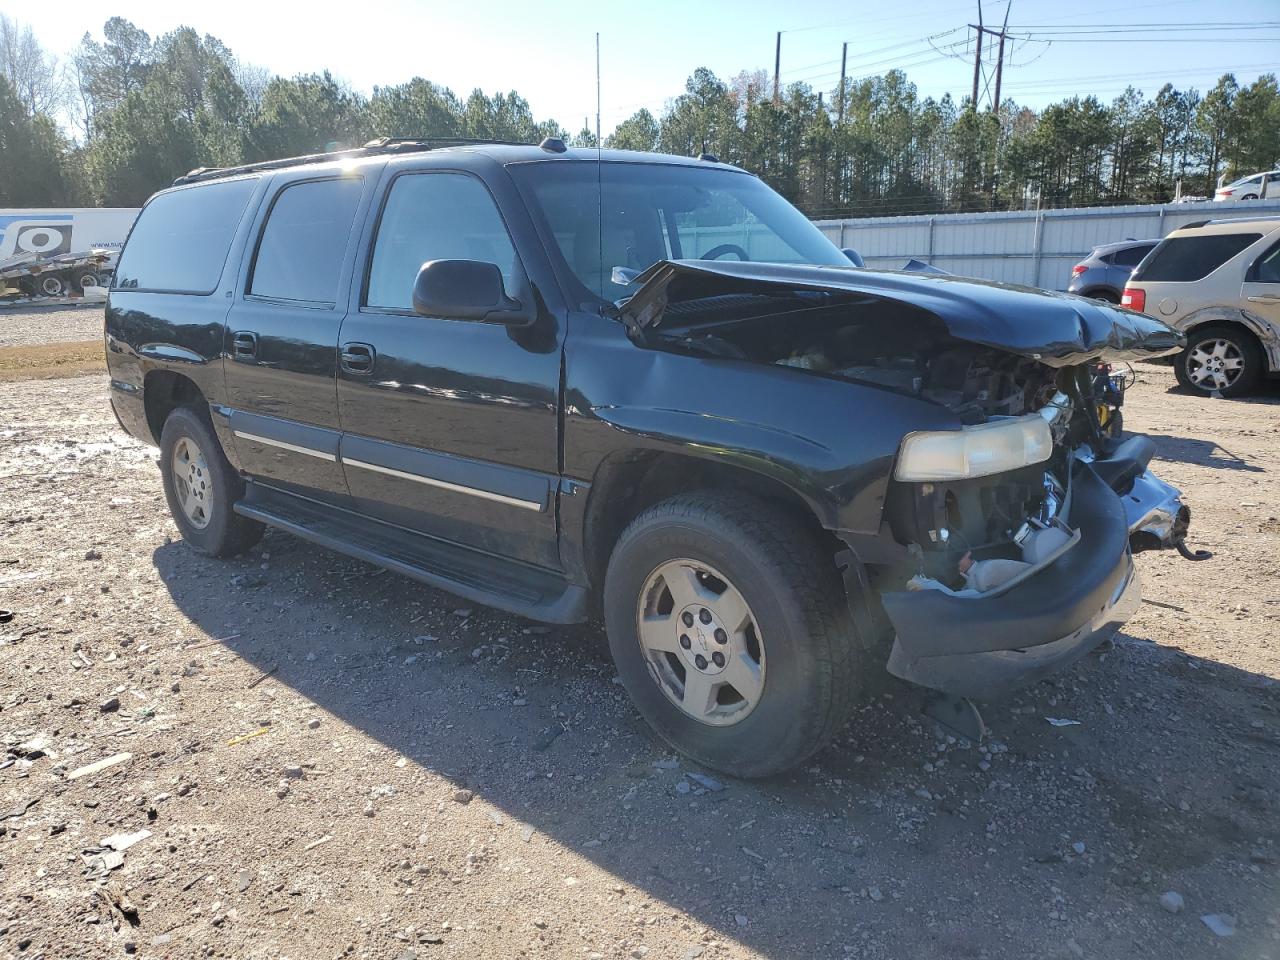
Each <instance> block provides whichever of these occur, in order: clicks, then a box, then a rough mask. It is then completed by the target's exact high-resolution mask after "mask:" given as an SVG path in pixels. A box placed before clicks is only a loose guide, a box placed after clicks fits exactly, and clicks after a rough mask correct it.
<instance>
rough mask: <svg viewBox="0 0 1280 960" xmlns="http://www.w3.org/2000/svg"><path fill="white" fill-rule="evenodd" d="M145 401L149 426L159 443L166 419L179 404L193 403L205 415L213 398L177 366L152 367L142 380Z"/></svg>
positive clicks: (153, 436)
mask: <svg viewBox="0 0 1280 960" xmlns="http://www.w3.org/2000/svg"><path fill="white" fill-rule="evenodd" d="M142 401H143V407H144V409H145V411H146V415H147V428H148V429H149V430H150V431H151V436H152V438H153V439H154V440H155V442H156V444H157V446H158V445H159V443H160V432H161V431H162V430H163V429H164V422H165V420H167V419H168V418H169V414H171V413H172V412H173V411H174V410H175V409H177V408H178V407H192V408H193V409H195V410H196V411H197V412H199V413H200V414H201V415H202V416H205V417H207V416H208V414H209V402H208V400H207V399H206V398H205V395H204V393H202V392H201V390H200V387H199V386H197V385H196V382H195V381H194V380H192V379H191V378H190V377H186V376H183V375H182V374H180V373H176V372H174V371H173V370H163V369H162V370H151V371H149V372H148V373H147V375H146V376H145V377H144V378H143V381H142Z"/></svg>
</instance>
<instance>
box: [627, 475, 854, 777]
mask: <svg viewBox="0 0 1280 960" xmlns="http://www.w3.org/2000/svg"><path fill="white" fill-rule="evenodd" d="M604 592H605V597H604V599H605V617H606V622H607V625H608V632H609V646H610V649H611V651H612V653H613V659H614V663H615V664H616V665H617V668H618V673H619V675H620V676H621V678H622V682H623V684H624V686H625V687H626V689H627V692H628V693H629V694H630V695H631V698H632V700H633V701H634V702H635V704H636V707H637V708H638V709H639V710H640V713H641V714H642V715H643V716H644V718H645V719H646V720H647V721H648V722H649V724H650V725H651V726H652V727H653V728H654V730H656V731H657V732H658V734H659V735H660V736H661V737H662V738H663V739H664V740H666V741H667V742H668V743H670V744H671V745H672V746H673V747H675V748H676V749H677V750H679V751H680V752H682V753H684V754H686V755H688V756H689V757H691V758H693V759H694V760H697V761H698V762H699V763H702V764H704V765H706V766H708V767H712V768H714V769H716V770H720V771H723V772H724V773H728V774H732V775H734V776H742V777H759V776H767V775H769V774H773V773H778V772H780V771H782V770H786V769H788V768H790V767H793V766H795V765H796V764H798V763H801V762H802V761H803V760H804V759H805V758H807V757H808V756H810V755H811V754H813V753H814V752H815V751H817V750H819V749H820V748H821V747H823V746H824V745H825V744H826V743H828V742H829V741H830V740H831V738H832V737H833V736H834V735H835V734H836V733H837V732H838V731H839V730H840V728H841V726H842V725H843V723H844V722H845V720H846V719H847V717H848V715H849V711H850V709H851V706H852V704H853V703H854V702H855V701H856V699H857V697H858V694H859V692H860V687H861V683H862V679H863V677H864V676H865V670H864V665H865V664H864V661H865V655H864V647H863V644H862V643H861V642H860V640H859V638H858V636H857V634H856V632H855V629H854V626H853V623H852V621H851V619H850V617H849V612H848V608H847V605H846V603H845V600H844V589H843V584H842V583H841V581H840V578H839V575H838V573H837V572H836V569H835V565H834V563H833V561H832V560H831V558H830V557H829V556H826V555H825V553H824V551H823V550H822V549H821V547H820V546H819V544H818V542H817V540H816V539H815V538H814V537H812V536H810V535H809V534H808V533H807V531H805V530H804V529H803V528H802V527H801V526H800V524H798V523H797V522H796V521H795V520H794V519H793V518H791V517H790V516H788V515H787V514H785V513H783V512H782V511H779V510H777V509H776V508H774V507H772V506H770V505H768V504H766V503H764V502H761V501H757V500H754V499H752V498H750V497H743V496H740V495H734V496H730V495H727V494H721V493H713V492H708V493H700V494H689V495H684V496H679V497H675V498H673V499H671V500H667V501H665V502H663V503H660V504H658V505H657V506H655V507H652V508H651V509H649V510H647V511H646V512H645V513H643V514H641V515H640V516H639V517H637V518H636V520H635V521H634V522H632V524H631V525H630V526H629V527H628V528H627V529H626V531H625V532H624V533H623V534H622V536H621V538H619V541H618V544H617V546H616V548H615V549H614V552H613V556H612V558H611V559H610V562H609V570H608V574H607V576H606V579H605V591H604Z"/></svg>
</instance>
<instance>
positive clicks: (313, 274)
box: [224, 168, 371, 503]
mask: <svg viewBox="0 0 1280 960" xmlns="http://www.w3.org/2000/svg"><path fill="white" fill-rule="evenodd" d="M362 169H363V168H362ZM370 192H371V185H370V182H369V180H368V179H367V178H366V177H365V176H362V175H361V172H359V171H357V172H348V173H338V172H335V171H333V170H332V169H330V170H329V171H328V172H318V171H316V170H310V171H307V172H306V173H305V174H293V175H291V176H285V177H278V178H277V179H276V181H275V182H273V183H272V185H271V191H270V193H269V195H268V198H267V201H266V206H267V210H266V214H265V216H264V217H263V218H261V221H260V223H259V224H258V226H257V233H256V236H255V237H254V238H253V239H252V240H251V242H250V244H249V246H248V250H247V253H246V256H245V259H244V263H243V264H242V267H241V276H240V280H239V283H238V286H237V289H236V291H235V296H234V304H233V306H232V308H231V312H230V314H228V316H227V325H226V336H225V351H226V356H227V363H226V365H225V368H224V369H225V371H226V387H227V405H228V407H230V424H231V430H232V433H233V436H234V437H235V444H236V452H237V454H238V455H239V459H240V464H241V467H242V468H243V469H244V470H245V471H246V472H247V473H248V474H250V475H251V476H252V477H253V478H254V479H256V480H259V481H261V482H263V483H267V484H270V485H272V486H277V487H280V488H281V489H285V490H288V491H290V492H294V493H300V494H304V495H306V496H311V497H315V498H317V499H321V500H326V501H330V502H337V503H346V502H347V483H346V478H345V476H344V475H343V472H342V466H341V464H340V463H339V461H338V437H339V428H338V399H337V390H336V385H335V380H334V378H335V375H336V372H337V364H338V349H337V345H338V330H339V328H340V327H341V325H342V317H343V315H344V313H345V312H346V305H347V288H348V285H349V283H350V277H351V271H352V262H353V260H354V254H353V253H352V248H353V244H352V243H351V238H352V236H353V234H355V233H356V231H357V229H358V226H357V225H358V224H359V213H360V211H361V210H362V209H363V204H364V203H365V202H366V197H367V195H368V194H369V193H370Z"/></svg>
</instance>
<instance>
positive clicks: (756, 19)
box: [0, 0, 1280, 133]
mask: <svg viewBox="0 0 1280 960" xmlns="http://www.w3.org/2000/svg"><path fill="white" fill-rule="evenodd" d="M983 9H984V11H985V19H986V22H987V23H988V25H992V24H994V25H998V23H999V21H1000V20H1001V19H1002V18H1003V16H1004V9H1005V5H1004V4H1003V3H994V2H987V3H985V4H984V5H983ZM0 10H3V11H4V12H6V13H7V14H8V15H9V16H11V17H14V18H16V19H18V20H20V21H23V22H26V23H29V24H30V25H31V26H32V27H33V28H34V29H35V31H36V34H37V36H39V37H40V39H41V41H42V42H43V43H44V44H45V45H46V46H47V47H49V48H50V49H52V50H53V51H54V52H56V53H59V54H65V53H67V52H69V51H70V50H71V49H72V48H74V47H75V45H76V44H77V42H78V41H79V38H80V36H81V35H82V34H83V33H84V32H85V31H86V30H90V31H93V32H94V33H95V34H100V31H101V25H102V23H103V21H105V20H106V19H107V17H109V16H112V15H119V16H123V17H126V18H128V19H130V20H132V21H133V22H135V23H136V24H138V25H139V26H141V27H142V28H144V29H145V30H147V31H148V32H150V33H151V34H152V35H157V34H161V33H164V32H165V31H167V30H171V29H173V28H174V27H175V26H178V25H179V24H188V25H190V26H193V27H195V28H196V29H197V30H199V31H200V32H202V33H211V34H213V35H215V36H217V37H219V38H220V39H221V40H222V41H223V42H225V43H226V44H227V45H228V46H229V47H230V48H231V49H232V50H233V51H234V52H235V53H236V55H237V56H239V57H241V58H242V59H244V60H247V61H250V62H253V63H257V64H260V65H262V66H265V67H267V68H269V69H271V70H273V71H275V72H277V73H280V74H284V75H286V76H288V75H292V74H294V73H303V72H313V71H320V70H324V69H328V70H330V71H332V72H333V73H334V74H336V75H337V76H339V77H341V78H343V79H345V80H346V81H348V82H349V83H351V84H352V85H353V86H354V87H356V88H357V89H360V90H362V91H364V92H366V93H367V92H369V91H371V90H372V88H373V86H374V85H376V84H389V83H398V82H401V81H404V80H407V79H409V78H410V77H412V76H415V75H421V76H424V77H426V78H428V79H430V80H433V81H435V82H437V83H442V84H444V85H446V86H449V87H451V88H452V89H453V90H454V91H455V92H456V93H459V94H462V95H465V94H466V93H468V92H470V91H471V90H472V89H473V88H475V87H482V88H483V89H485V90H486V91H487V92H490V93H491V92H494V91H495V90H499V89H502V90H508V89H516V90H518V91H519V92H520V93H521V94H523V95H524V96H525V97H526V98H528V100H529V101H530V103H531V104H532V106H533V110H534V113H535V115H536V116H537V117H538V119H545V118H548V117H553V118H554V119H556V120H558V121H559V122H560V123H561V124H563V125H564V126H565V127H567V128H568V129H570V130H571V131H576V130H577V129H579V128H580V126H581V125H582V122H583V118H584V117H591V118H592V120H591V123H592V124H593V125H594V122H595V121H594V114H595V52H594V43H595V32H596V31H597V30H598V31H600V33H601V47H602V54H601V66H602V87H603V103H604V109H603V126H604V129H605V131H606V133H607V132H608V131H609V130H610V129H612V127H613V126H614V125H615V124H616V123H618V122H619V121H621V120H623V119H625V118H626V117H627V116H629V115H630V114H631V113H632V112H634V111H635V110H636V109H638V108H640V107H642V106H643V107H648V108H649V109H650V110H651V111H653V112H654V113H655V114H656V113H658V112H659V111H661V109H662V107H663V104H664V103H665V101H666V100H667V99H669V98H670V97H673V96H675V95H677V94H679V93H680V92H681V91H682V90H683V87H684V82H685V79H686V77H688V75H689V74H690V73H691V72H692V71H693V70H694V69H695V68H696V67H699V66H706V67H709V68H711V69H712V70H713V71H715V72H716V73H717V74H718V75H720V76H721V77H724V78H728V77H730V76H732V75H734V74H736V73H737V72H738V71H740V70H743V69H766V70H768V71H769V72H770V74H772V69H773V54H774V35H775V32H776V31H777V30H784V31H786V32H785V33H784V34H783V38H782V80H783V82H784V83H787V82H790V81H793V80H806V81H808V82H810V83H812V84H813V86H814V88H815V89H818V90H829V89H832V88H834V87H835V86H836V84H837V81H838V77H839V70H840V63H839V58H840V48H841V44H842V43H843V42H844V41H849V42H850V43H849V75H850V76H852V77H857V76H861V75H865V74H871V73H881V72H883V71H885V70H888V69H890V68H892V67H894V66H901V67H903V68H904V69H905V70H906V71H907V75H908V76H909V77H910V78H911V79H912V80H913V81H914V82H915V83H916V84H917V86H918V87H919V89H920V92H921V94H922V95H931V96H935V97H937V96H941V95H942V94H943V93H946V92H948V91H949V92H951V93H952V94H953V95H955V96H957V98H958V97H960V96H963V95H964V94H966V93H967V92H968V90H969V89H970V86H971V83H972V73H973V61H972V43H971V41H970V40H969V36H968V29H967V27H966V26H965V25H966V24H967V23H970V22H974V21H976V18H977V2H976V0H972V2H959V0H920V2H919V3H918V4H914V3H909V4H903V6H901V7H898V6H896V5H894V4H888V3H867V2H865V0H860V2H855V3H844V4H841V3H831V2H829V0H828V2H817V0H792V2H790V3H785V4H779V3H776V2H771V3H766V2H764V0H741V2H736V3H726V2H719V0H702V2H688V0H683V2H671V0H649V2H647V3H644V4H615V3H609V2H607V0H594V2H584V0H561V2H557V0H552V2H550V3H531V2H529V0H485V2H483V3H459V2H456V0H453V2H448V3H440V2H424V0H418V2H410V0H364V2H362V3H359V4H351V5H346V6H339V5H337V4H322V3H308V4H301V3H285V2H279V3H273V2H269V0H268V2H261V0H259V2H256V3H247V2H242V0H219V2H217V3H207V4H200V5H180V4H174V3H172V2H169V0H129V2H117V3H93V4H90V3H80V4H55V3H39V2H36V3H30V2H25V0H24V2H17V0H0ZM1228 21H1229V22H1230V23H1231V24H1232V25H1233V26H1235V27H1237V29H1232V30H1222V29H1218V28H1203V27H1185V26H1184V27H1183V29H1181V30H1178V31H1176V32H1170V31H1167V30H1166V31H1160V32H1156V30H1155V28H1154V27H1145V26H1143V27H1141V29H1140V30H1139V31H1138V32H1127V33H1107V34H1096V33H1087V34H1086V33H1083V32H1077V33H1076V35H1074V36H1062V35H1061V33H1062V31H1064V30H1070V31H1082V28H1092V27H1095V26H1101V27H1103V28H1111V29H1114V28H1116V27H1120V26H1124V25H1148V24H1150V25H1158V26H1170V27H1172V26H1175V25H1189V24H1205V23H1223V22H1228ZM1268 22H1271V23H1275V22H1280V0H1233V2H1232V3H1231V4H1229V5H1228V4H1222V3H1214V2H1205V0H1162V2H1154V0H1134V2H1133V3H1128V4H1126V3H1117V2H1115V0H1076V2H1075V3H1071V4H1064V3H1062V2H1061V0H1013V5H1012V10H1011V12H1010V14H1009V23H1010V28H1011V32H1012V31H1013V30H1014V29H1015V28H1023V27H1025V28H1026V29H1018V32H1019V33H1023V34H1030V35H1031V36H1033V37H1035V38H1036V39H1035V40H1032V41H1027V42H1024V41H1018V42H1014V43H1013V44H1012V50H1011V54H1010V55H1009V60H1008V62H1009V63H1010V66H1008V67H1006V70H1005V73H1004V95H1005V96H1011V97H1014V98H1016V99H1017V100H1018V101H1019V102H1022V103H1026V104H1029V105H1031V106H1041V105H1043V104H1045V103H1048V102H1051V101H1054V100H1058V99H1061V98H1062V97H1065V96H1069V95H1072V94H1081V95H1083V94H1090V93H1092V94H1096V95H1098V96H1100V97H1102V98H1104V99H1110V98H1111V97H1113V96H1115V95H1116V94H1117V93H1119V92H1121V91H1122V90H1123V89H1124V87H1125V86H1126V85H1127V84H1129V83H1132V84H1134V85H1135V86H1137V87H1139V88H1141V89H1143V90H1145V91H1146V92H1148V93H1149V94H1150V93H1154V92H1155V91H1156V90H1157V89H1159V87H1160V85H1161V84H1162V83H1164V82H1165V81H1166V80H1167V81H1169V82H1171V83H1173V84H1174V85H1175V86H1178V87H1179V88H1185V87H1188V86H1196V87H1198V88H1199V89H1200V90H1201V91H1202V92H1203V91H1204V90H1205V89H1206V88H1207V87H1209V86H1211V85H1212V83H1213V82H1214V81H1215V80H1216V78H1217V77H1218V75H1219V74H1221V73H1223V72H1225V71H1228V70H1230V71H1233V72H1235V73H1236V76H1237V79H1239V80H1240V81H1241V82H1242V83H1246V82H1249V81H1251V80H1253V79H1254V78H1256V77H1257V76H1258V75H1259V74H1260V73H1266V72H1276V71H1280V27H1270V28H1268V27H1266V26H1263V24H1265V23H1268ZM1055 32H1056V33H1058V34H1059V35H1058V36H1056V37H1051V36H1050V34H1052V33H1055ZM927 38H932V39H931V40H930V39H927ZM1046 39H1051V40H1052V42H1048V43H1046V42H1043V40H1046Z"/></svg>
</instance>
